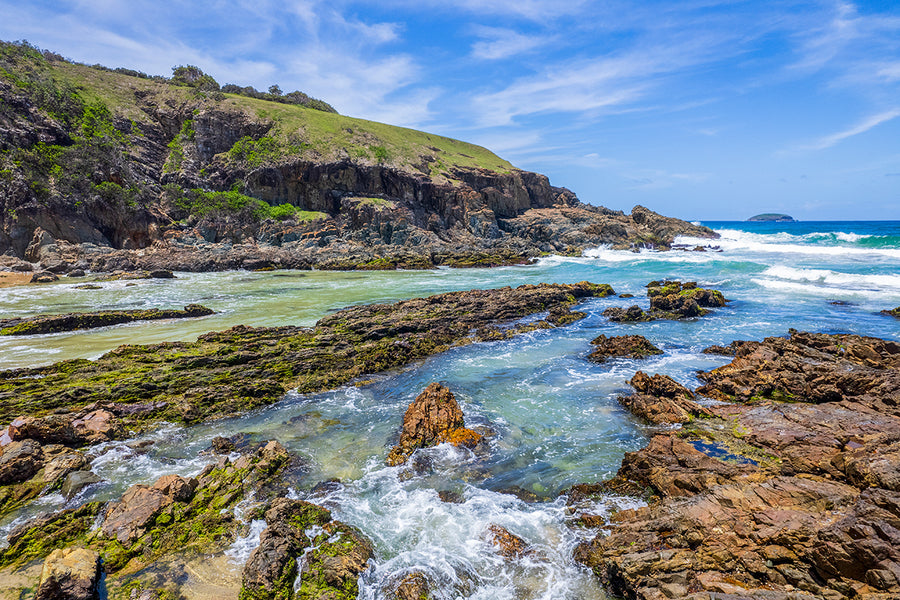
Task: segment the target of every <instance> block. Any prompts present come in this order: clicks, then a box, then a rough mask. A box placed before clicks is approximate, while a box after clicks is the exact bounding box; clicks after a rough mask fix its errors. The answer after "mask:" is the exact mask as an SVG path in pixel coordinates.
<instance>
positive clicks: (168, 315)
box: [0, 304, 214, 335]
mask: <svg viewBox="0 0 900 600" xmlns="http://www.w3.org/2000/svg"><path fill="white" fill-rule="evenodd" d="M211 314H214V311H213V310H212V309H209V308H206V307H205V306H201V305H199V304H188V305H187V306H185V307H184V309H183V310H179V309H159V308H149V309H141V310H104V311H98V312H93V313H68V314H65V315H39V316H37V317H28V318H20V319H0V335H37V334H40V333H58V332H61V331H75V330H77V329H92V328H95V327H108V326H110V325H119V324H121V323H131V322H132V321H155V320H159V319H185V318H193V317H205V316H208V315H211Z"/></svg>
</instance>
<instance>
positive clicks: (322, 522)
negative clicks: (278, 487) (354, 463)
mask: <svg viewBox="0 0 900 600" xmlns="http://www.w3.org/2000/svg"><path fill="white" fill-rule="evenodd" d="M265 518H266V524H267V527H266V529H264V530H263V532H262V533H261V534H260V536H259V546H258V547H257V548H256V549H255V550H254V551H253V552H252V553H251V555H250V558H249V559H248V560H247V564H245V565H244V570H243V573H242V587H241V593H240V596H239V598H240V600H274V599H276V598H277V599H279V600H291V599H292V598H297V599H298V600H326V599H327V600H351V599H353V598H356V597H357V594H358V592H359V584H358V579H359V576H360V574H362V573H363V572H365V571H366V570H367V569H368V567H369V565H368V561H369V560H370V559H371V558H373V556H374V554H375V552H374V548H373V546H372V543H371V542H370V541H369V540H368V539H366V538H365V537H364V536H363V535H362V534H361V533H359V532H358V531H357V530H355V529H354V528H352V527H350V526H348V525H345V524H344V523H341V522H340V521H334V520H332V518H331V513H330V512H329V511H328V510H327V509H324V508H322V507H320V506H317V505H315V504H310V503H309V502H304V501H302V500H289V499H287V498H278V499H276V500H274V501H273V502H272V505H271V507H270V508H269V510H267V511H266V515H265ZM301 556H302V559H301V560H299V561H298V559H299V558H300V557H301ZM298 562H299V573H300V585H299V588H298V589H297V591H296V593H295V592H294V581H295V580H296V578H297V573H298Z"/></svg>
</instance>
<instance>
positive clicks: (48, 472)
mask: <svg viewBox="0 0 900 600" xmlns="http://www.w3.org/2000/svg"><path fill="white" fill-rule="evenodd" d="M66 450H67V451H66V452H63V453H61V454H59V455H57V456H54V457H53V458H51V459H50V460H49V461H47V463H46V464H45V465H44V475H43V480H44V481H45V482H46V483H49V484H55V483H56V482H58V481H60V480H62V479H63V478H64V477H65V476H66V475H68V474H69V473H71V472H73V471H79V470H81V469H83V468H84V467H85V466H87V464H88V461H87V459H86V458H85V457H84V454H82V453H81V452H74V451H72V450H69V449H68V448H67V449H66ZM45 454H46V448H45Z"/></svg>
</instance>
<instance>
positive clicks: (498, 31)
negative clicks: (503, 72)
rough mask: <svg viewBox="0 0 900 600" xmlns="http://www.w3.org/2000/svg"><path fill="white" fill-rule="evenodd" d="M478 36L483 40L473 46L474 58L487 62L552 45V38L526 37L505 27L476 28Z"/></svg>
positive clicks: (475, 31)
mask: <svg viewBox="0 0 900 600" xmlns="http://www.w3.org/2000/svg"><path fill="white" fill-rule="evenodd" d="M474 33H475V35H476V36H478V37H480V38H482V39H481V40H480V41H478V42H475V43H474V44H473V45H472V56H474V57H475V58H481V59H485V60H498V59H504V58H509V57H511V56H516V55H518V54H522V53H524V52H529V51H531V50H534V49H536V48H539V47H541V46H543V45H545V44H548V43H550V41H551V40H552V37H550V36H537V35H524V34H521V33H518V32H516V31H513V30H512V29H506V28H504V27H485V26H478V27H476V28H475V30H474Z"/></svg>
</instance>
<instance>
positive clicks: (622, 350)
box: [588, 335, 662, 363]
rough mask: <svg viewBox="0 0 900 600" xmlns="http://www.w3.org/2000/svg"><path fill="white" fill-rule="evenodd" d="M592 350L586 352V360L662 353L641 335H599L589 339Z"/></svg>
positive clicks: (599, 360) (644, 356)
mask: <svg viewBox="0 0 900 600" xmlns="http://www.w3.org/2000/svg"><path fill="white" fill-rule="evenodd" d="M591 345H593V346H595V348H594V350H593V351H591V353H590V354H588V360H590V361H593V362H599V363H602V362H605V361H606V360H608V359H610V358H615V357H623V358H646V357H648V356H654V355H656V354H662V350H660V349H659V348H657V347H656V346H654V345H653V344H652V343H651V342H650V340H648V339H647V338H645V337H644V336H642V335H618V336H612V337H606V336H605V335H599V336H597V337H596V338H594V339H593V340H591Z"/></svg>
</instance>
